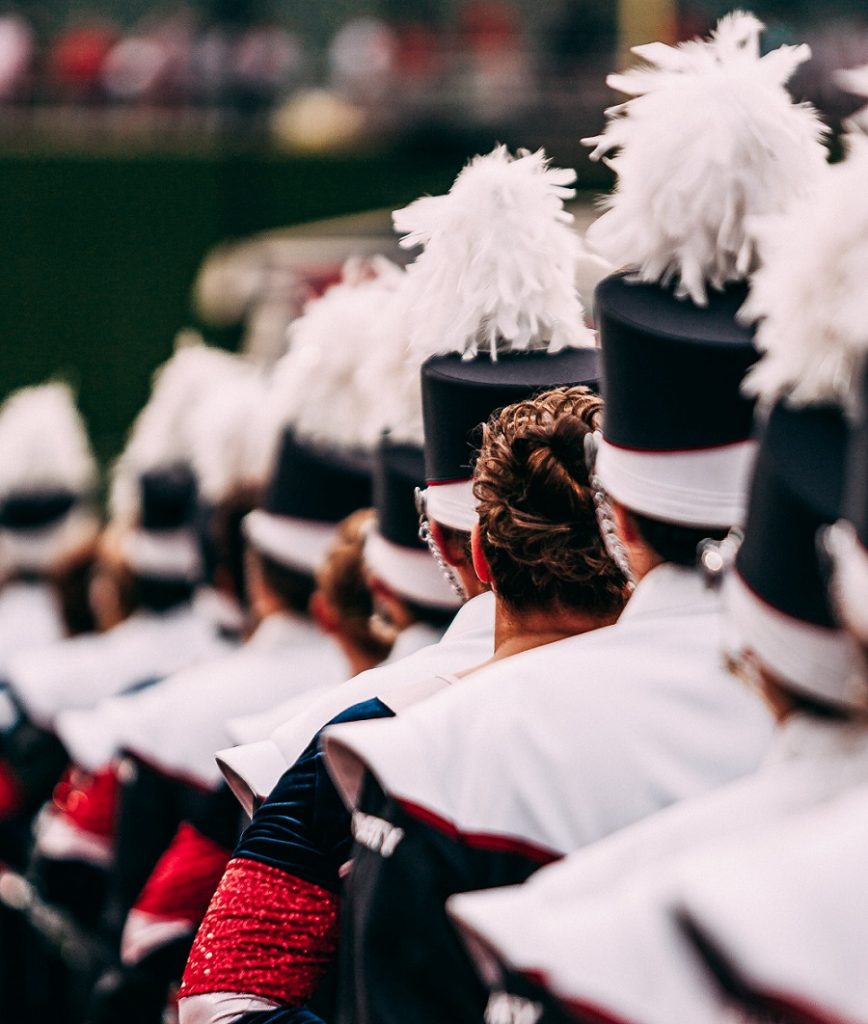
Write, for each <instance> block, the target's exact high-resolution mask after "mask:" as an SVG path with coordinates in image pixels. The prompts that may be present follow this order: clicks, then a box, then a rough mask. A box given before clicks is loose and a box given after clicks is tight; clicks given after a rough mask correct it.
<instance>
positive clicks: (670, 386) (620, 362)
mask: <svg viewBox="0 0 868 1024" xmlns="http://www.w3.org/2000/svg"><path fill="white" fill-rule="evenodd" d="M746 295H747V287H746V285H744V284H732V285H729V286H728V287H727V288H726V289H725V290H724V291H722V292H711V293H709V296H708V305H707V306H697V305H696V304H695V303H694V302H692V301H691V300H690V299H680V298H676V297H675V294H674V292H673V290H672V289H664V288H661V287H660V286H659V285H654V284H640V283H637V282H632V281H630V280H629V278H628V277H626V276H625V275H623V274H614V275H611V276H610V277H607V278H606V279H605V280H604V281H602V282H601V283H600V284H599V285H598V286H597V291H596V315H597V322H598V327H599V332H600V345H601V349H602V376H603V386H602V391H603V397H604V399H605V402H606V407H605V414H604V426H603V433H604V435H605V438H606V440H607V441H608V442H610V443H611V444H613V445H616V446H617V447H620V448H628V449H633V450H637V451H650V452H678V451H695V450H701V449H705V448H717V447H721V446H723V445H728V444H733V443H736V442H739V441H744V440H746V439H747V438H749V437H750V436H751V432H752V426H753V408H754V403H753V401H752V400H751V399H749V398H746V397H744V396H743V395H742V394H741V383H742V381H743V379H744V376H745V374H746V373H747V371H748V369H749V368H750V367H751V366H752V365H753V363H754V362H755V361H756V359H757V358H758V352H757V350H756V348H755V347H754V344H753V332H752V331H751V330H749V329H748V328H746V327H744V326H742V325H741V324H740V323H739V322H738V320H737V319H736V314H737V312H738V310H739V308H740V307H741V306H742V305H743V303H744V300H745V297H746Z"/></svg>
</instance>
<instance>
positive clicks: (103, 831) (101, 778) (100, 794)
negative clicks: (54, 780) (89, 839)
mask: <svg viewBox="0 0 868 1024" xmlns="http://www.w3.org/2000/svg"><path fill="white" fill-rule="evenodd" d="M53 799H54V805H55V807H57V809H58V810H59V811H60V813H61V814H62V815H63V817H64V818H65V819H66V820H67V821H68V822H69V823H70V824H72V825H74V826H75V827H76V828H77V829H79V831H81V832H87V833H89V834H90V835H94V836H99V837H100V838H101V839H113V838H114V834H115V818H116V816H117V807H118V777H117V774H116V773H115V770H114V769H113V768H104V769H103V770H102V771H98V772H96V773H95V774H93V775H89V774H87V773H86V772H82V771H80V770H79V769H78V768H70V769H69V770H68V771H67V772H66V774H65V775H64V776H63V778H62V779H61V780H60V782H58V784H57V785H56V786H55V787H54V795H53Z"/></svg>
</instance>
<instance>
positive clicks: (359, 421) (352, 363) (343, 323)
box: [270, 257, 406, 448]
mask: <svg viewBox="0 0 868 1024" xmlns="http://www.w3.org/2000/svg"><path fill="white" fill-rule="evenodd" d="M405 277H406V275H405V273H404V271H403V270H401V269H400V268H399V267H397V266H396V265H395V264H393V263H391V262H389V260H387V259H385V258H383V257H377V258H375V259H373V260H365V261H357V260H355V261H350V262H349V263H348V264H347V265H346V266H345V268H344V273H343V280H342V281H341V283H340V284H337V285H334V286H333V287H331V288H329V289H328V291H326V292H325V294H324V295H322V296H321V297H320V298H318V299H315V300H313V301H312V302H310V303H309V304H308V306H307V308H306V309H305V312H304V314H303V315H302V316H301V317H299V318H298V319H297V320H295V321H294V322H293V324H292V326H291V327H290V347H289V352H288V353H287V354H286V355H285V356H284V357H283V358H282V359H281V360H280V361H279V362H278V363H277V365H276V367H275V369H274V376H273V380H272V386H271V397H270V405H271V408H272V410H273V411H272V418H273V419H276V420H278V421H279V422H280V423H281V424H288V425H291V426H292V427H293V428H294V429H295V431H296V433H297V434H298V435H299V436H300V437H303V438H306V439H307V440H309V441H312V442H315V443H321V444H324V445H330V446H336V447H339V448H372V447H373V445H374V444H375V443H376V440H377V437H378V436H379V433H380V431H381V430H382V427H383V425H384V419H386V418H388V415H389V412H388V410H389V403H390V402H391V401H392V395H391V393H390V392H391V390H392V383H393V381H392V378H391V377H390V376H386V373H387V372H388V370H387V368H394V366H395V365H398V366H400V365H401V354H402V353H403V351H404V349H405V348H406V342H405V340H404V337H403V334H402V332H401V331H400V329H399V325H398V324H397V323H396V319H395V316H394V314H393V313H392V308H393V303H394V302H395V301H396V299H397V296H398V293H399V291H400V289H401V287H402V285H403V283H404V281H405ZM374 365H376V366H379V367H381V369H382V371H383V376H381V377H380V378H379V379H377V375H376V372H375V371H374V370H373V369H372V367H373V366H374Z"/></svg>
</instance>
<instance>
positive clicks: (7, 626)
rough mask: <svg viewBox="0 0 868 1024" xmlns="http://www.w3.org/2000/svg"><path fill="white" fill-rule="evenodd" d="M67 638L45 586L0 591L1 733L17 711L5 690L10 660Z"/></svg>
mask: <svg viewBox="0 0 868 1024" xmlns="http://www.w3.org/2000/svg"><path fill="white" fill-rule="evenodd" d="M65 636H66V626H65V624H64V621H63V615H62V613H61V608H60V604H59V602H58V600H57V598H56V596H55V594H54V590H53V588H52V587H51V586H50V585H49V584H47V583H25V582H18V581H12V582H10V583H7V584H5V586H3V588H2V589H0V731H2V730H4V729H8V728H9V727H10V726H12V725H14V724H15V721H16V718H17V709H16V708H15V705H14V703H13V701H12V699H11V697H10V696H9V692H8V690H7V687H6V672H7V665H8V663H9V659H10V658H11V657H12V656H13V655H15V654H17V653H18V652H19V651H27V650H31V649H33V648H39V647H47V646H48V645H49V644H54V643H57V642H58V641H60V640H63V638H64V637H65Z"/></svg>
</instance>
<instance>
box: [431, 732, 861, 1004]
mask: <svg viewBox="0 0 868 1024" xmlns="http://www.w3.org/2000/svg"><path fill="white" fill-rule="evenodd" d="M861 783H868V728H866V727H865V726H862V725H858V726H857V725H847V724H841V723H836V722H830V721H826V720H820V719H815V718H810V717H808V716H804V715H799V716H795V717H793V718H792V719H791V720H790V721H788V722H787V723H786V724H785V725H783V726H782V727H781V728H780V729H779V730H778V734H777V736H776V738H775V741H774V743H773V745H772V748H771V749H770V751H769V755H768V757H767V758H766V760H765V762H764V764H763V765H762V767H761V768H760V769H759V770H758V771H757V772H756V773H754V774H752V775H749V776H747V777H745V778H743V779H739V780H738V781H736V782H732V783H730V784H729V785H727V786H723V787H721V788H720V789H717V790H715V791H713V792H710V793H707V794H705V795H703V796H699V797H695V798H693V799H691V800H685V801H683V802H681V803H679V804H677V805H675V806H673V807H670V808H668V809H666V810H664V811H661V812H660V813H659V814H656V815H652V816H651V817H650V818H646V819H645V820H644V821H641V822H639V823H637V824H636V825H632V826H630V827H629V828H627V829H623V830H622V831H621V832H619V833H617V834H615V835H612V836H609V837H608V838H607V839H603V840H601V841H600V842H599V843H595V844H594V845H593V846H590V847H588V848H586V849H582V850H578V851H576V852H575V853H573V854H571V855H570V856H569V857H567V858H566V859H565V860H563V861H560V862H559V863H557V864H554V865H552V866H551V867H548V868H544V869H543V870H542V871H540V872H538V873H537V874H536V875H534V876H533V878H531V879H530V880H529V881H528V882H526V883H525V884H524V885H521V886H513V887H509V888H503V889H498V890H491V891H489V892H480V893H469V894H465V895H460V896H455V897H453V898H452V899H451V900H450V902H449V911H450V914H451V915H452V917H453V919H454V920H455V921H456V922H457V923H458V926H459V928H461V929H462V931H463V932H464V933H465V935H466V937H467V940H468V948H470V949H471V951H472V952H474V953H475V955H476V957H477V961H478V964H479V966H480V969H481V970H482V972H483V973H484V975H485V977H486V978H487V979H488V981H489V984H490V987H491V988H492V990H493V992H494V993H499V992H502V991H504V990H505V991H507V992H508V991H509V990H510V979H512V978H514V977H515V976H518V977H524V978H535V979H540V978H543V979H545V988H546V989H547V990H548V991H549V992H550V994H551V995H553V996H554V997H556V999H557V1000H559V1001H560V1002H561V1003H563V1004H564V1005H565V1006H566V1007H568V1008H569V1009H570V1010H571V1012H572V1013H574V1014H579V1016H580V1017H583V1018H587V1019H591V1020H600V1021H608V1020H617V1021H624V1022H629V1024H670V1022H672V1021H682V1020H684V1021H690V1022H691V1024H702V1022H708V1024H711V1022H712V1021H718V1020H721V1019H722V1018H721V1017H720V1015H721V1013H722V1012H723V1009H722V1006H723V1004H722V1001H721V993H720V991H719V989H718V986H717V985H716V983H715V982H714V980H713V979H712V978H711V977H710V976H709V974H708V973H707V972H706V971H705V969H704V967H703V964H702V963H701V962H700V961H699V959H698V957H697V956H696V954H695V952H694V951H693V949H692V947H691V946H690V944H689V943H688V942H687V939H686V937H685V936H684V934H683V933H682V932H681V930H680V928H679V927H678V922H677V921H676V919H675V916H674V915H673V905H674V903H673V901H674V895H673V894H674V893H676V892H677V889H678V878H679V870H680V866H681V865H683V864H684V863H685V861H688V862H689V859H690V856H691V854H696V853H697V852H700V853H701V852H702V851H705V850H708V849H709V848H711V849H716V848H718V847H719V846H720V845H721V844H722V843H726V844H731V843H732V842H733V841H734V842H736V843H737V844H741V843H742V842H744V841H748V842H749V841H750V839H751V837H752V836H755V835H757V834H758V833H762V832H763V831H764V830H767V829H776V828H777V826H778V823H783V822H785V821H787V820H791V819H792V818H794V817H798V816H800V815H801V814H802V813H803V812H804V811H805V810H806V809H808V808H813V807H817V806H820V805H823V804H824V803H827V802H828V801H830V800H833V799H834V798H836V797H837V796H839V795H840V794H841V793H842V792H846V791H847V790H849V789H852V788H853V787H854V786H859V785H860V784H861ZM705 877H706V884H707V885H708V887H709V888H710V889H712V890H713V891H714V892H717V891H718V883H717V880H716V878H715V875H714V873H713V872H712V873H709V874H707V875H706V876H705ZM732 896H733V902H734V904H735V905H736V906H740V907H741V913H742V914H743V915H744V917H745V920H746V922H748V921H751V920H753V916H754V910H755V907H754V904H753V903H751V904H750V906H748V905H747V904H745V903H744V901H743V900H742V899H741V897H740V896H738V895H737V894H736V893H735V892H733V894H732ZM493 998H495V999H496V998H497V996H494V997H493Z"/></svg>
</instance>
